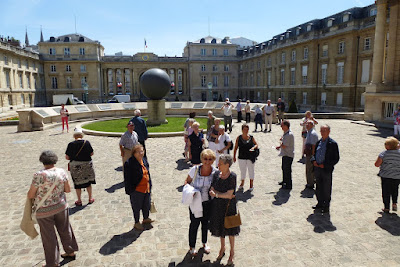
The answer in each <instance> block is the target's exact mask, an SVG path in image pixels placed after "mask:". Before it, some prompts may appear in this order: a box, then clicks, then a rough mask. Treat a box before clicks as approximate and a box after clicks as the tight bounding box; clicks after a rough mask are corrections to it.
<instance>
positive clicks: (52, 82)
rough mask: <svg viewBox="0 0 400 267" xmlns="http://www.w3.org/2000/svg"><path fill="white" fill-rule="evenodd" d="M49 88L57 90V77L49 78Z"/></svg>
mask: <svg viewBox="0 0 400 267" xmlns="http://www.w3.org/2000/svg"><path fill="white" fill-rule="evenodd" d="M51 88H53V89H57V88H58V85H57V77H51Z"/></svg>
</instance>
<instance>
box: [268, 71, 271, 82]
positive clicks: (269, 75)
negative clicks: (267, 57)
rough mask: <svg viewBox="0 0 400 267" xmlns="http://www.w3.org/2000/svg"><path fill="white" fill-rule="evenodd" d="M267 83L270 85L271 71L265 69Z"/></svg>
mask: <svg viewBox="0 0 400 267" xmlns="http://www.w3.org/2000/svg"><path fill="white" fill-rule="evenodd" d="M267 85H268V86H270V85H271V71H270V70H269V71H267Z"/></svg>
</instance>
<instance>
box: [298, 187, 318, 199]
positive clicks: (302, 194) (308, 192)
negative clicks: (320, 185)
mask: <svg viewBox="0 0 400 267" xmlns="http://www.w3.org/2000/svg"><path fill="white" fill-rule="evenodd" d="M314 194H315V191H314V189H310V188H304V189H303V191H301V192H300V197H302V198H313V197H314Z"/></svg>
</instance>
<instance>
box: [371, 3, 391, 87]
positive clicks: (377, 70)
mask: <svg viewBox="0 0 400 267" xmlns="http://www.w3.org/2000/svg"><path fill="white" fill-rule="evenodd" d="M376 5H377V9H378V13H377V15H376V20H375V43H374V56H373V65H372V83H373V84H376V85H378V84H381V83H382V76H383V62H384V58H383V56H384V49H385V41H386V36H385V23H386V9H387V0H377V1H376Z"/></svg>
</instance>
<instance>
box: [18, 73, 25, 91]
mask: <svg viewBox="0 0 400 267" xmlns="http://www.w3.org/2000/svg"><path fill="white" fill-rule="evenodd" d="M18 80H19V88H24V84H23V83H22V73H18Z"/></svg>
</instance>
